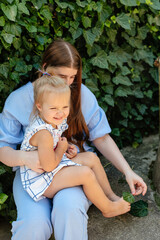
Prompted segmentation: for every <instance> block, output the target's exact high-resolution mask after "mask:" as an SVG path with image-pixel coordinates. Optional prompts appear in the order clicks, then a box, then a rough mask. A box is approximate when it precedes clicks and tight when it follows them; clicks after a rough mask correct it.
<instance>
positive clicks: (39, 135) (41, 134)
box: [30, 129, 53, 147]
mask: <svg viewBox="0 0 160 240" xmlns="http://www.w3.org/2000/svg"><path fill="white" fill-rule="evenodd" d="M30 144H31V145H32V146H35V147H38V146H39V145H43V146H46V145H51V146H53V137H52V135H51V133H50V132H49V131H48V130H47V129H42V130H40V131H38V132H36V133H35V134H34V135H33V136H32V138H31V139H30Z"/></svg>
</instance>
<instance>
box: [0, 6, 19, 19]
mask: <svg viewBox="0 0 160 240" xmlns="http://www.w3.org/2000/svg"><path fill="white" fill-rule="evenodd" d="M1 9H2V11H3V12H4V14H5V15H6V17H7V18H8V19H9V20H11V21H13V22H15V20H16V16H17V6H16V5H12V6H5V5H4V4H3V3H1Z"/></svg>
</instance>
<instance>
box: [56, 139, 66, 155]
mask: <svg viewBox="0 0 160 240" xmlns="http://www.w3.org/2000/svg"><path fill="white" fill-rule="evenodd" d="M57 148H60V149H61V150H62V151H63V153H65V152H66V151H67V149H68V142H67V139H66V138H65V137H60V138H59V142H58V146H57Z"/></svg>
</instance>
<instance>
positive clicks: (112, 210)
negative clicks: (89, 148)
mask: <svg viewBox="0 0 160 240" xmlns="http://www.w3.org/2000/svg"><path fill="white" fill-rule="evenodd" d="M79 185H83V190H84V192H85V194H86V196H87V197H88V199H89V200H90V201H91V202H92V203H93V204H94V205H95V206H96V207H97V208H99V209H100V210H101V212H102V213H103V215H104V216H107V217H112V216H116V215H120V214H123V213H126V212H128V211H129V209H130V204H129V203H127V202H126V201H124V200H123V199H120V200H119V201H117V202H111V201H110V200H109V199H108V198H107V197H106V195H105V194H104V192H103V190H102V188H101V187H100V185H99V183H98V182H97V179H96V177H95V174H94V172H93V171H92V170H91V169H90V168H88V167H86V166H73V167H72V166H70V167H65V168H63V169H61V171H59V172H58V173H57V174H56V175H55V176H54V179H53V181H52V183H51V185H50V186H49V188H48V189H47V190H46V191H45V193H44V195H45V196H46V197H48V198H52V197H53V196H54V195H55V194H56V193H57V192H58V191H59V190H61V189H63V188H67V187H73V186H79Z"/></svg>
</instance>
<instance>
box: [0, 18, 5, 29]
mask: <svg viewBox="0 0 160 240" xmlns="http://www.w3.org/2000/svg"><path fill="white" fill-rule="evenodd" d="M4 25H5V19H4V17H3V16H2V17H0V27H4Z"/></svg>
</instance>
